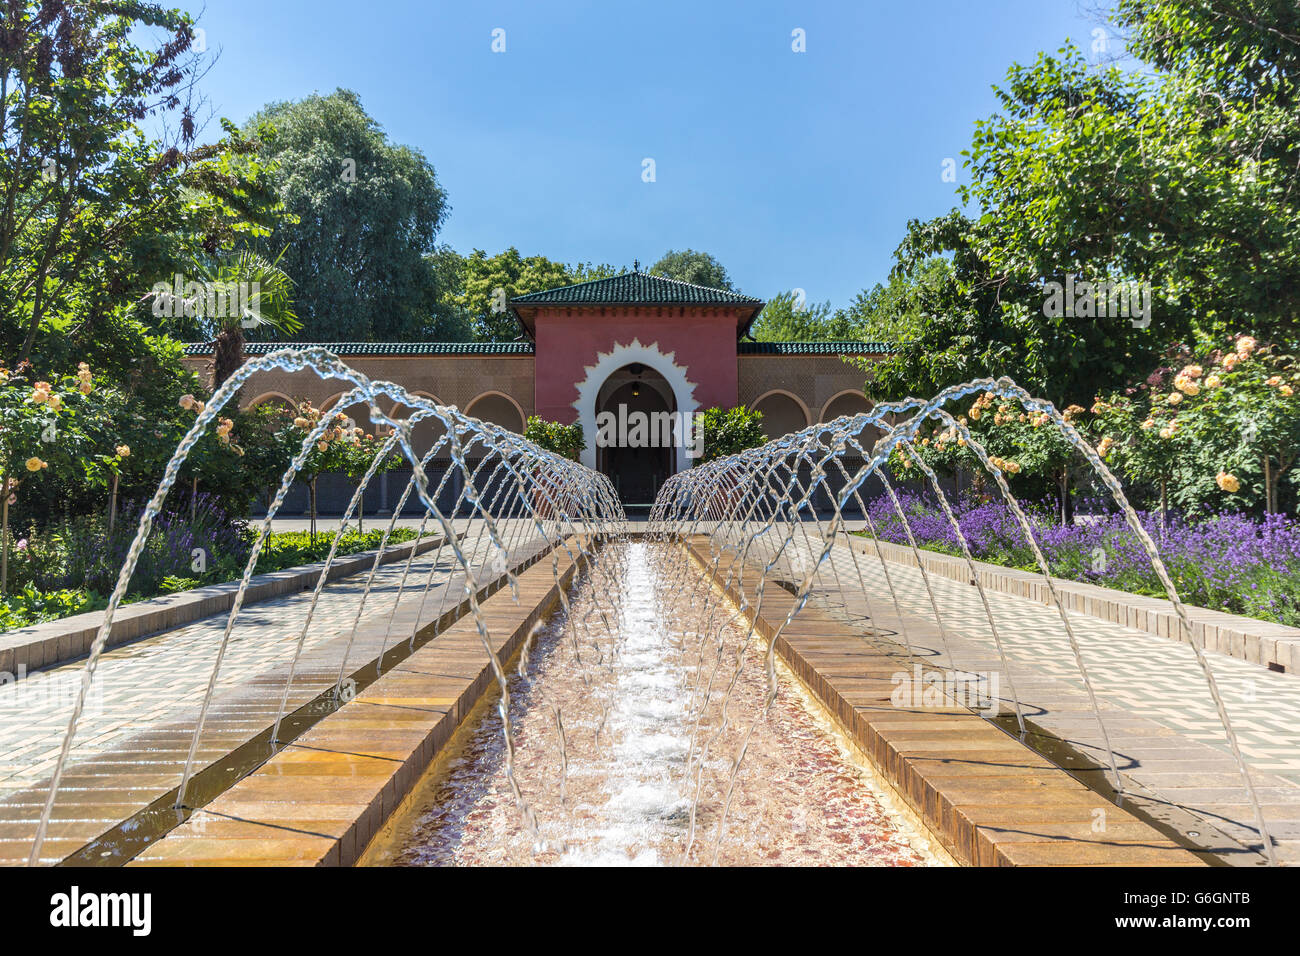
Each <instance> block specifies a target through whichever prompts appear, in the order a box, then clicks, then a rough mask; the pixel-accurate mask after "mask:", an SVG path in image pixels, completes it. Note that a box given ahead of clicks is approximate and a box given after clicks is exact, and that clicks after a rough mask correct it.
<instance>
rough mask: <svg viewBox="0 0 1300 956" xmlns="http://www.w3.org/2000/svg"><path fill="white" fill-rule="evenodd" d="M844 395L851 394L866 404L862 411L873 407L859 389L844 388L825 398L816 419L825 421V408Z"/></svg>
mask: <svg viewBox="0 0 1300 956" xmlns="http://www.w3.org/2000/svg"><path fill="white" fill-rule="evenodd" d="M845 395H852V396H853V397H854V398H856V399H859V400H860V401H861V402H862V403H863V404H864V405H865V406H866V409H864V411H869V410H870V409H871V408H872V407H873V406H872V404H871V402H870V400H869V399H868V398H867V396H865V395H863V394H862V391H861V389H856V388H846V389H844V390H843V391H840V392H836V393H835V394H834V395H832V396H831V397H830V398H828V399H827V400H826V404H825V405H823V406H822V411H821V415H820V416H819V417H818V419H817V421H819V422H824V421H826V412H827V410H828V409H830V407H831V406H832V405H834V404H835V403H836V402H837V401H839V400H840V399H841V398H843V397H844V396H845Z"/></svg>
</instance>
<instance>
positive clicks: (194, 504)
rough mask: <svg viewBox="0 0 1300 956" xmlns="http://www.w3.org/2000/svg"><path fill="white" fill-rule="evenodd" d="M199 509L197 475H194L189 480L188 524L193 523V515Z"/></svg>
mask: <svg viewBox="0 0 1300 956" xmlns="http://www.w3.org/2000/svg"><path fill="white" fill-rule="evenodd" d="M198 510H199V476H198V475H195V476H194V479H193V480H192V481H191V482H190V524H193V523H194V518H195V515H197V514H198Z"/></svg>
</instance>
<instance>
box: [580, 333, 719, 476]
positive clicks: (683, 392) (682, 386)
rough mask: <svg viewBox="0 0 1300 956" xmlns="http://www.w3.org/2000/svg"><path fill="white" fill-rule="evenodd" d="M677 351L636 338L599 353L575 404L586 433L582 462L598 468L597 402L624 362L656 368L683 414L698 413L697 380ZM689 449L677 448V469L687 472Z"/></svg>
mask: <svg viewBox="0 0 1300 956" xmlns="http://www.w3.org/2000/svg"><path fill="white" fill-rule="evenodd" d="M676 354H677V353H675V352H669V353H667V354H664V353H663V352H662V351H660V349H659V343H657V342H651V343H650V344H649V345H642V344H641V340H640V339H633V340H632V342H631V343H630V344H628V345H619V344H617V343H616V344H615V345H614V348H613V349H611V350H610V351H608V352H597V353H596V364H595V365H588V366H586V372H587V377H586V378H584V379H583V380H582V381H581V382H579V383H578V400H577V401H576V402H574V403H573V407H574V408H576V409H577V410H578V423H579V424H580V425H582V435H583V438H585V439H586V441H587V447H586V448H585V449H584V450H583V452H582V463H583V464H584V465H586V466H587V467H588V468H595V467H596V402H597V399H598V398H599V396H600V387H601V386H602V385H604V384H605V380H606V379H607V378H609V377H610V376H611V375H613V374H614V373H615V372H617V371H618V370H619V369H621V368H622V367H623V366H624V365H633V364H637V365H644V366H646V367H647V368H652V369H654V370H655V371H656V372H658V373H659V374H660V375H662V376H663V377H664V380H665V381H666V382H667V383H668V384H669V386H670V387H671V388H672V390H673V398H674V399H676V403H677V411H678V412H679V413H680V414H682V415H694V414H695V412H696V411H697V410H698V408H699V403H698V402H696V401H695V383H694V382H692V381H691V380H690V379H688V378H687V377H686V369H685V368H683V367H682V366H680V365H678V364H677V362H676V361H675V359H676ZM686 451H687V449H685V448H678V449H677V471H685V470H686V469H687V468H689V467H690V466H691V460H690V458H688V457H687V456H686Z"/></svg>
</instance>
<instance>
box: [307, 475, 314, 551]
mask: <svg viewBox="0 0 1300 956" xmlns="http://www.w3.org/2000/svg"><path fill="white" fill-rule="evenodd" d="M307 494H308V497H309V498H310V499H311V501H310V511H311V543H312V544H315V543H316V479H315V478H312V480H311V481H309V482H307Z"/></svg>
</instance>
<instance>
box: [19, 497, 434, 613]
mask: <svg viewBox="0 0 1300 956" xmlns="http://www.w3.org/2000/svg"><path fill="white" fill-rule="evenodd" d="M138 525H139V515H138V514H136V515H134V516H133V517H131V518H129V519H128V518H124V520H121V521H118V522H117V523H116V524H115V526H114V528H113V529H112V531H110V530H109V529H108V527H107V524H106V522H105V521H104V520H103V519H102V518H101V517H99V516H89V517H81V518H73V519H69V520H66V521H63V522H59V523H58V524H56V525H54V526H52V527H51V528H49V529H47V530H46V531H45V532H43V533H41V534H39V535H29V536H28V537H25V538H22V539H19V540H18V541H17V542H15V544H14V548H13V551H12V553H13V555H14V560H13V563H12V565H11V569H10V570H11V573H13V574H14V579H15V586H14V587H12V588H11V590H10V594H9V595H8V596H7V597H3V598H0V631H8V630H12V629H14V628H18V627H26V626H28V625H30V624H40V623H42V622H44V621H53V620H57V619H59V618H63V617H68V616H70V615H73V614H80V613H82V612H85V611H95V610H99V609H101V608H103V607H105V606H106V605H107V604H108V595H109V594H110V593H111V591H112V589H113V587H114V586H115V585H116V583H117V575H118V573H119V571H120V569H121V567H122V565H123V563H125V560H126V554H127V552H128V550H129V549H130V545H131V540H132V539H133V538H134V536H135V533H136V528H137V527H138ZM383 535H384V530H383V529H382V528H377V529H374V530H371V531H367V532H365V533H364V534H362V533H359V532H358V531H356V530H352V529H350V530H348V531H347V532H346V533H345V534H344V535H343V537H342V539H341V540H340V541H339V548H338V554H339V555H347V554H356V553H358V552H361V551H369V550H371V549H374V548H377V547H379V544H380V541H381V540H382V539H383ZM254 537H255V531H254V530H253V529H251V528H249V527H248V526H247V525H245V524H244V523H243V522H240V521H234V522H232V521H230V520H229V519H227V518H226V517H225V516H224V515H223V514H221V512H220V511H219V509H217V507H216V506H215V505H214V504H213V503H212V501H210V500H208V499H205V498H204V496H202V495H200V496H199V500H198V501H197V502H195V507H194V509H193V512H191V510H190V509H189V508H183V509H182V510H180V511H177V512H164V513H162V514H161V515H159V516H158V518H157V519H156V520H155V522H154V530H153V534H151V535H150V537H149V541H148V543H147V544H146V546H145V548H144V550H143V551H142V552H141V555H140V560H139V563H138V564H137V566H136V571H135V574H134V575H133V576H132V578H131V585H132V589H131V591H130V592H129V593H128V595H127V598H126V603H132V602H135V601H142V600H145V599H147V598H151V597H155V596H157V595H160V594H173V593H176V592H178V591H188V590H191V589H193V588H197V587H202V586H203V585H207V584H218V583H221V582H224V581H232V580H237V579H238V578H239V577H240V576H241V575H242V574H243V571H244V565H245V564H246V563H247V561H248V555H249V552H250V550H251V548H252V544H253V540H254ZM333 537H334V536H333V534H332V533H318V534H317V535H316V538H315V540H314V541H313V540H312V536H311V534H310V533H309V532H306V531H282V532H276V533H273V534H271V535H270V536H269V537H268V538H267V540H266V542H265V544H264V545H263V546H262V550H261V552H260V553H259V554H258V559H257V567H256V573H258V574H265V573H268V572H272V571H282V570H284V569H285V568H292V567H297V566H298V565H302V564H312V563H314V562H317V561H323V560H325V558H326V556H327V555H328V554H329V549H330V544H331V543H332V541H333ZM414 537H415V531H413V530H411V529H409V528H395V529H394V530H393V533H392V535H391V536H390V537H389V539H388V543H389V544H390V545H393V544H401V543H403V542H405V541H410V540H411V539H412V538H414Z"/></svg>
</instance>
